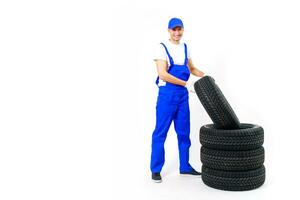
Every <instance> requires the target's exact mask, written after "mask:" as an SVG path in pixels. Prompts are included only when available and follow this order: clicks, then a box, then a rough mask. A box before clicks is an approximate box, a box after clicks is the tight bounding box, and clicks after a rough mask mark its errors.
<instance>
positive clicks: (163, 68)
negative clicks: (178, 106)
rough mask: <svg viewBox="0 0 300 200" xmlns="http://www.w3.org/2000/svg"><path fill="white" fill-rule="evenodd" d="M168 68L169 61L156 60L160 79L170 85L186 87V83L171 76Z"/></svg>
mask: <svg viewBox="0 0 300 200" xmlns="http://www.w3.org/2000/svg"><path fill="white" fill-rule="evenodd" d="M167 67H168V63H167V61H165V60H156V68H157V73H158V76H159V78H160V79H162V80H163V81H166V82H169V83H173V84H176V85H181V86H185V85H186V82H185V81H183V80H181V79H179V78H176V77H175V76H173V75H171V74H169V73H168V72H167Z"/></svg>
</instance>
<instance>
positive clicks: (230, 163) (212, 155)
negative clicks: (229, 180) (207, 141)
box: [201, 147, 265, 171]
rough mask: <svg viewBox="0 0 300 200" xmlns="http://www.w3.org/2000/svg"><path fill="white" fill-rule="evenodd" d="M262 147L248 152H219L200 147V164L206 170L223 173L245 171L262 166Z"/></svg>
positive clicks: (263, 159) (263, 157)
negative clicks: (222, 171)
mask: <svg viewBox="0 0 300 200" xmlns="http://www.w3.org/2000/svg"><path fill="white" fill-rule="evenodd" d="M264 161H265V151H264V148H263V147H260V148H258V149H255V150H249V151H220V150H213V149H207V148H205V147H201V162H202V164H203V165H205V166H206V167H208V168H211V169H217V170H225V171H246V170H252V169H257V168H259V167H261V166H262V165H263V164H264Z"/></svg>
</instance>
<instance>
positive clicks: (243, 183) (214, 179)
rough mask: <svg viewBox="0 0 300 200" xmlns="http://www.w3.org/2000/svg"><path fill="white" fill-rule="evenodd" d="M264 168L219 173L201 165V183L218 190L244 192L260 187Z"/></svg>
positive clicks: (263, 179) (263, 178) (263, 180)
mask: <svg viewBox="0 0 300 200" xmlns="http://www.w3.org/2000/svg"><path fill="white" fill-rule="evenodd" d="M265 177H266V176H265V167H264V166H261V167H260V168H258V169H255V170H250V171H241V172H240V171H235V172H230V171H220V170H214V169H210V168H207V167H205V166H204V165H202V181H203V182H204V184H206V185H207V186H210V187H212V188H215V189H220V190H229V191H245V190H252V189H255V188H258V187H260V186H261V185H263V184H264V182H265Z"/></svg>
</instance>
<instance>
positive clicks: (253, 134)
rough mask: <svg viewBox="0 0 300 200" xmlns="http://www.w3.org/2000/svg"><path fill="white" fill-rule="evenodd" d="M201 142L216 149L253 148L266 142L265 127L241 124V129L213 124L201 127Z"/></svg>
mask: <svg viewBox="0 0 300 200" xmlns="http://www.w3.org/2000/svg"><path fill="white" fill-rule="evenodd" d="M199 138H200V143H201V144H202V145H203V146H204V147H206V148H210V149H216V150H236V151H239V150H251V149H257V148H259V147H260V146H261V145H262V144H263V143H264V129H263V128H262V127H261V126H258V125H254V124H244V123H242V124H241V129H234V130H224V129H217V128H215V126H214V125H213V124H208V125H204V126H202V127H201V129H200V137H199Z"/></svg>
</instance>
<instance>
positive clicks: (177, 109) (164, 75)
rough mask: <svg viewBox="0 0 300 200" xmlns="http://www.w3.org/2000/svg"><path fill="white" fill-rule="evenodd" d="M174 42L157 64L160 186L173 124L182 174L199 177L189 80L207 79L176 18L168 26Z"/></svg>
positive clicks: (155, 167) (154, 162)
mask: <svg viewBox="0 0 300 200" xmlns="http://www.w3.org/2000/svg"><path fill="white" fill-rule="evenodd" d="M168 32H169V33H170V39H169V40H168V41H166V42H165V43H161V44H160V46H159V47H158V48H157V51H156V55H155V59H154V60H155V62H156V67H157V72H158V78H157V80H156V84H157V85H158V87H159V94H158V98H157V104H156V126H155V130H154V132H153V135H152V153H151V172H152V180H153V181H154V182H157V183H160V182H162V179H161V175H160V172H161V169H162V167H163V165H164V161H165V151H164V142H165V140H166V137H167V132H168V130H169V128H170V125H171V123H172V121H174V127H175V131H176V133H177V139H178V147H179V159H180V169H179V171H180V174H184V175H196V176H199V175H201V173H199V172H197V171H196V170H195V169H194V168H193V167H192V166H191V165H190V164H189V148H190V146H191V141H190V111H189V102H188V98H189V91H190V92H195V91H194V88H193V85H194V82H193V81H192V80H191V79H189V77H190V73H192V74H193V75H195V76H197V77H203V76H204V73H203V72H202V71H200V70H198V69H197V68H196V67H195V66H194V65H193V62H192V59H191V56H190V51H189V49H188V48H187V45H186V44H184V43H181V42H180V39H181V38H182V35H183V32H184V27H183V23H182V21H181V20H180V19H178V18H172V19H171V20H170V21H169V24H168Z"/></svg>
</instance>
